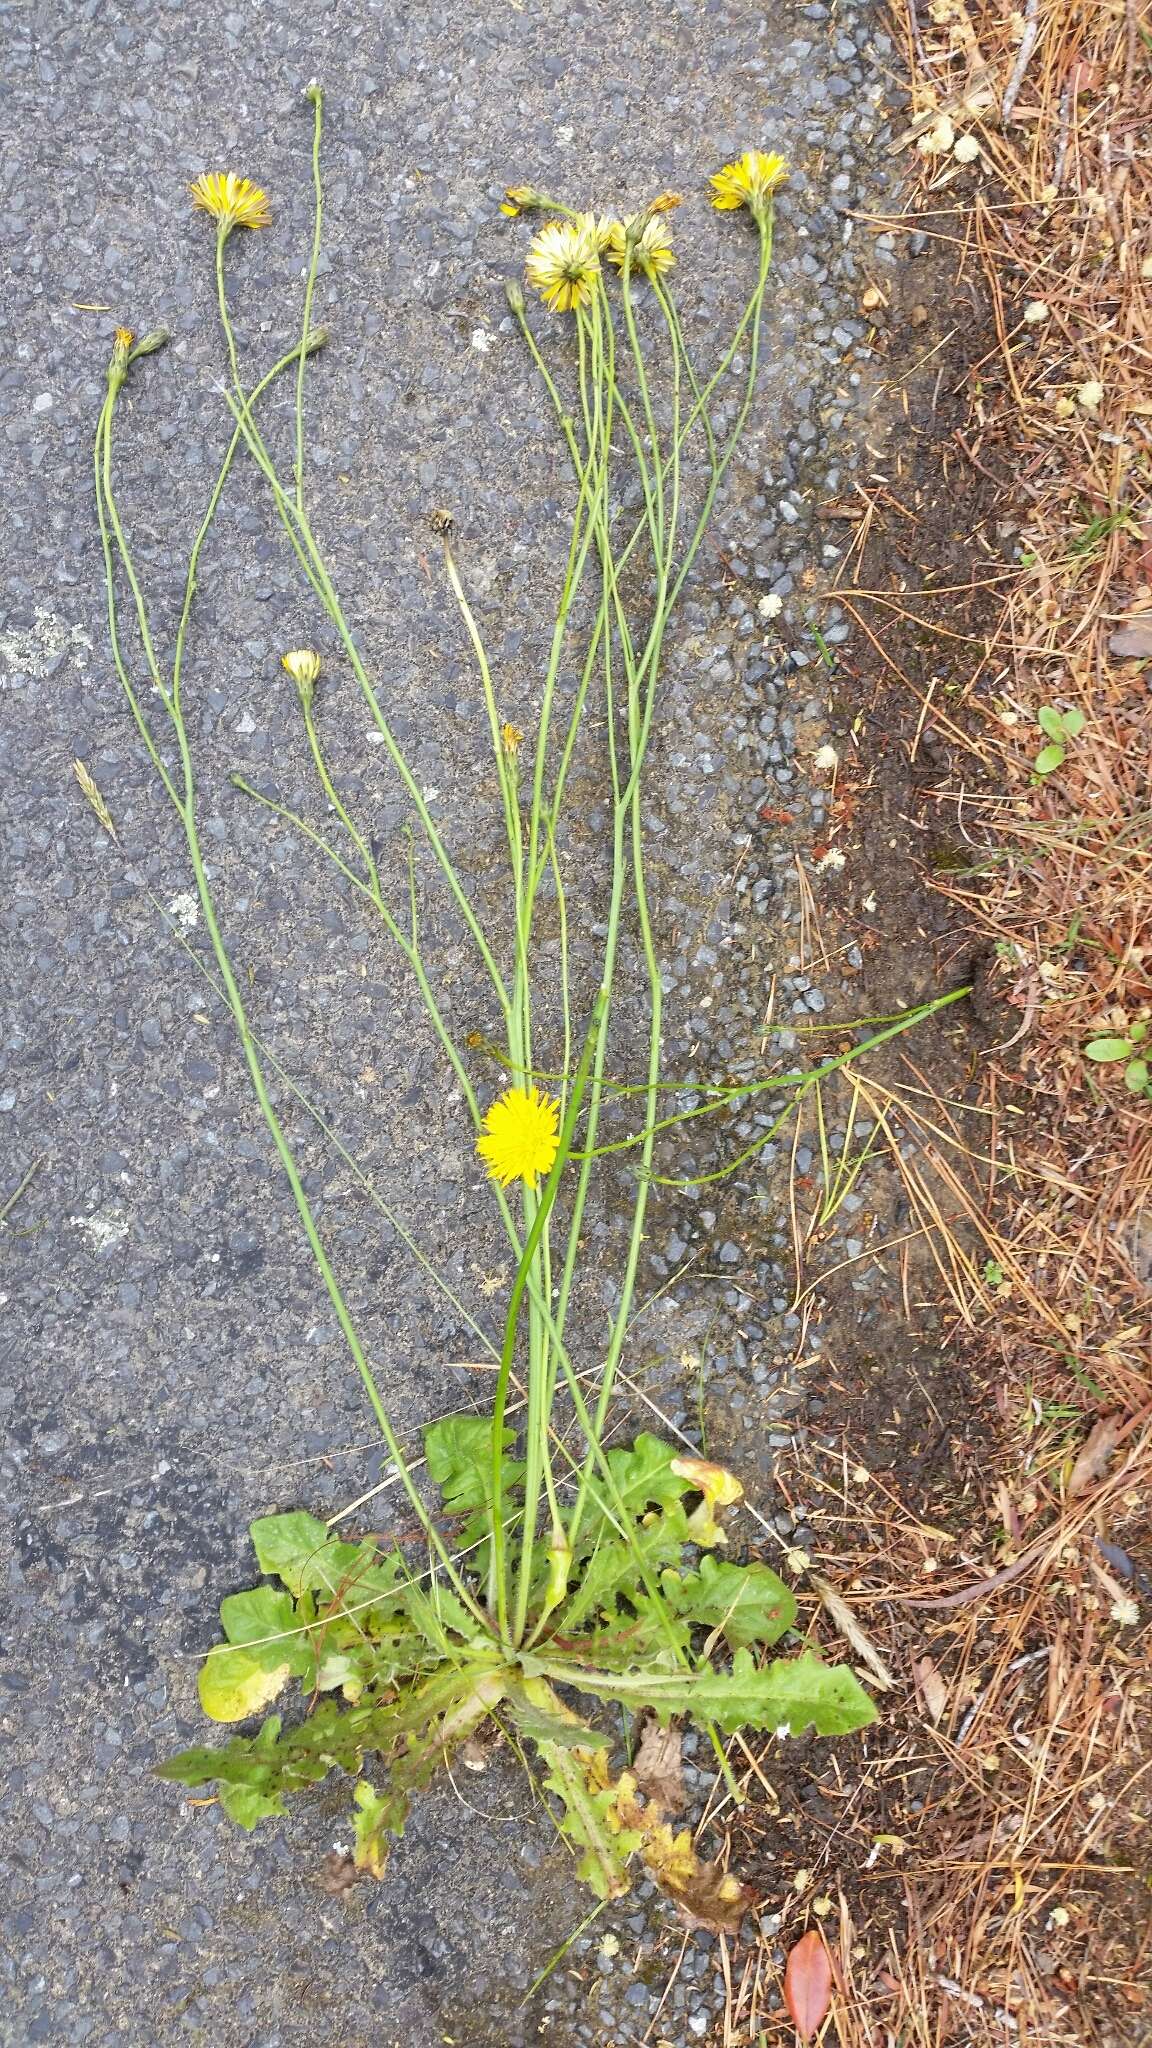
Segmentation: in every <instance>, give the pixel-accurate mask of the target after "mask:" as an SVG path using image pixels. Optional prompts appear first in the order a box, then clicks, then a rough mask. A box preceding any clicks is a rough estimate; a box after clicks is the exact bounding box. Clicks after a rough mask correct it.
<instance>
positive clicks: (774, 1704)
mask: <svg viewBox="0 0 1152 2048" xmlns="http://www.w3.org/2000/svg"><path fill="white" fill-rule="evenodd" d="M553 1675H558V1674H556V1673H554V1674H553ZM564 1676H565V1677H568V1678H570V1679H571V1675H570V1674H569V1673H565V1674H564ZM571 1682H576V1683H579V1685H580V1686H581V1688H582V1690H584V1691H585V1692H591V1693H595V1694H597V1695H598V1696H599V1698H601V1699H605V1700H619V1701H621V1702H622V1703H623V1704H624V1705H625V1706H629V1707H632V1708H633V1709H634V1710H636V1709H639V1708H640V1707H642V1706H648V1707H651V1708H652V1709H653V1710H654V1712H655V1713H656V1714H657V1715H658V1716H659V1718H660V1720H661V1722H662V1723H664V1724H667V1722H668V1721H670V1720H671V1718H672V1716H673V1715H674V1714H690V1715H691V1716H692V1718H693V1719H694V1720H695V1721H697V1722H707V1721H714V1722H715V1724H716V1726H717V1727H718V1728H721V1729H723V1731H724V1733H725V1734H726V1735H735V1734H736V1733H737V1731H738V1730H740V1729H743V1728H759V1729H769V1728H771V1729H779V1728H787V1730H788V1732H789V1734H791V1735H802V1734H803V1733H804V1730H805V1729H806V1728H813V1729H814V1730H815V1732H816V1734H817V1735H850V1734H851V1733H852V1731H853V1730H854V1729H856V1728H866V1727H867V1726H868V1725H869V1723H870V1722H872V1721H874V1720H875V1719H876V1709H875V1707H874V1705H873V1703H872V1701H871V1700H870V1699H869V1697H868V1694H867V1693H866V1692H865V1690H864V1688H863V1686H862V1685H861V1684H860V1681H859V1679H858V1678H856V1676H855V1675H854V1673H853V1672H851V1671H850V1670H849V1669H848V1667H847V1665H843V1664H842V1665H831V1664H824V1663H822V1662H821V1660H820V1659H819V1657H817V1656H816V1655H815V1654H814V1653H813V1652H812V1651H811V1650H805V1651H804V1652H803V1653H802V1654H801V1655H800V1656H799V1657H777V1658H775V1659H774V1660H773V1662H772V1663H771V1664H765V1665H763V1666H759V1665H757V1663H756V1661H755V1658H754V1657H753V1655H752V1652H751V1651H750V1650H748V1649H741V1650H737V1652H736V1655H735V1656H734V1658H733V1659H732V1668H731V1670H730V1671H718V1670H716V1669H715V1668H714V1667H713V1666H712V1665H710V1664H703V1665H699V1666H698V1667H697V1669H696V1670H695V1671H685V1672H675V1673H670V1674H669V1675H668V1676H667V1677H657V1676H654V1675H653V1676H651V1677H647V1676H643V1677H640V1676H637V1677H632V1676H616V1675H614V1674H613V1673H611V1672H607V1671H592V1670H588V1669H581V1671H580V1675H579V1679H578V1680H573V1681H571Z"/></svg>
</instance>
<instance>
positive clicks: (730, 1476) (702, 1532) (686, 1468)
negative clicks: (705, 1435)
mask: <svg viewBox="0 0 1152 2048" xmlns="http://www.w3.org/2000/svg"><path fill="white" fill-rule="evenodd" d="M672 1470H673V1472H675V1473H676V1475H677V1477H678V1478H679V1479H687V1480H689V1481H690V1482H691V1484H692V1486H693V1487H694V1488H696V1490H697V1491H698V1492H700V1493H702V1494H703V1496H704V1498H703V1500H702V1501H701V1503H700V1505H699V1507H698V1508H694V1509H693V1510H692V1513H691V1514H690V1515H689V1517H688V1533H689V1535H690V1536H691V1538H692V1541H693V1543H699V1544H700V1546H701V1548H702V1549H705V1550H711V1549H713V1548H714V1547H715V1545H716V1544H718V1543H727V1541H728V1538H727V1536H726V1535H725V1534H724V1531H723V1529H722V1528H721V1526H720V1523H719V1522H718V1521H717V1519H716V1510H717V1508H730V1507H734V1506H735V1504H736V1502H737V1501H739V1500H743V1498H744V1488H743V1487H742V1486H741V1484H740V1481H739V1480H738V1479H737V1477H736V1474H735V1473H734V1472H729V1471H726V1469H725V1467H724V1466H723V1465H713V1464H710V1463H709V1461H708V1459H707V1458H673V1460H672Z"/></svg>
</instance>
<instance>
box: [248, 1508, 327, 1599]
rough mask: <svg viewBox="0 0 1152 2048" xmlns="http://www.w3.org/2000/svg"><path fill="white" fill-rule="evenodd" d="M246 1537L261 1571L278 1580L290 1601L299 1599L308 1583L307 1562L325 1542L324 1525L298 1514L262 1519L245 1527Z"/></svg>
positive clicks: (308, 1562)
mask: <svg viewBox="0 0 1152 2048" xmlns="http://www.w3.org/2000/svg"><path fill="white" fill-rule="evenodd" d="M248 1534H249V1535H250V1536H251V1538H252V1547H253V1549H254V1550H255V1552H256V1562H257V1564H258V1565H259V1566H260V1569H261V1571H262V1572H267V1573H268V1574H269V1576H270V1577H272V1578H277V1579H281V1580H282V1581H283V1583H284V1584H285V1585H286V1586H287V1588H288V1591H289V1592H290V1593H291V1594H292V1595H293V1597H294V1598H296V1599H299V1597H300V1595H301V1593H303V1592H304V1591H305V1590H306V1588H307V1586H308V1583H309V1579H308V1571H309V1566H310V1563H311V1560H312V1558H313V1557H314V1556H315V1555H316V1552H317V1551H318V1550H322V1549H323V1548H324V1545H325V1544H326V1543H327V1541H328V1530H327V1528H326V1527H325V1524H324V1523H323V1522H318V1521H317V1519H316V1517H315V1515H306V1514H304V1513H303V1512H302V1511H301V1512H299V1513H297V1514H292V1515H262V1516H261V1517H260V1519H259V1520H258V1521H255V1522H250V1523H249V1525H248Z"/></svg>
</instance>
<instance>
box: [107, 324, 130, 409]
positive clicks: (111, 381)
mask: <svg viewBox="0 0 1152 2048" xmlns="http://www.w3.org/2000/svg"><path fill="white" fill-rule="evenodd" d="M135 339H136V337H135V335H134V334H133V332H132V329H131V328H130V327H118V328H117V329H116V332H115V334H114V335H113V337H112V355H111V358H110V360H109V363H108V389H109V391H110V392H111V394H112V396H113V398H115V397H116V395H117V394H118V392H119V390H120V387H121V385H122V384H123V382H124V379H125V377H126V376H127V375H128V356H129V352H130V350H131V347H132V343H133V342H134V341H135Z"/></svg>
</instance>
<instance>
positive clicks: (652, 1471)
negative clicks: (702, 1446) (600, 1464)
mask: <svg viewBox="0 0 1152 2048" xmlns="http://www.w3.org/2000/svg"><path fill="white" fill-rule="evenodd" d="M675 1457H676V1453H675V1451H673V1450H670V1449H669V1447H668V1445H667V1444H664V1443H661V1441H660V1439H659V1437H658V1436H650V1435H649V1434H648V1432H647V1431H644V1432H643V1433H642V1434H641V1435H640V1436H638V1437H637V1439H636V1441H635V1443H634V1444H633V1446H632V1448H631V1450H629V1451H609V1453H608V1469H609V1471H610V1472H611V1474H612V1479H613V1483H614V1485H615V1487H616V1490H617V1492H618V1494H619V1495H620V1501H621V1505H622V1506H623V1507H624V1508H625V1509H626V1510H627V1512H628V1513H629V1514H631V1515H637V1516H639V1515H642V1514H643V1513H644V1512H645V1509H647V1508H673V1507H675V1506H676V1505H677V1503H678V1502H679V1501H680V1500H681V1499H682V1498H683V1496H684V1495H685V1494H686V1493H691V1491H692V1482H691V1480H689V1479H682V1478H680V1477H679V1476H678V1475H677V1474H676V1473H675V1472H674V1471H673V1470H672V1464H673V1460H674V1459H675ZM610 1505H611V1507H612V1508H613V1511H615V1502H612V1503H610Z"/></svg>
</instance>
